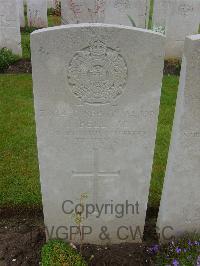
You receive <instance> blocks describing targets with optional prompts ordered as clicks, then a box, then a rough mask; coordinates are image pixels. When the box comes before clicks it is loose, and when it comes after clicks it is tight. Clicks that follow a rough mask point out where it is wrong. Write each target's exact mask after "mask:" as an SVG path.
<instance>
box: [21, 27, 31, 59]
mask: <svg viewBox="0 0 200 266" xmlns="http://www.w3.org/2000/svg"><path fill="white" fill-rule="evenodd" d="M21 44H22V57H23V58H24V59H30V58H31V50H30V33H29V32H21Z"/></svg>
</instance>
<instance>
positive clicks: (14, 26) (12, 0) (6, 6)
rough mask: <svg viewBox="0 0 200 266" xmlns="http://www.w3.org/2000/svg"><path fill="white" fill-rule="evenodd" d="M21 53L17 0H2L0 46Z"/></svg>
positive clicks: (0, 5)
mask: <svg viewBox="0 0 200 266" xmlns="http://www.w3.org/2000/svg"><path fill="white" fill-rule="evenodd" d="M3 47H6V48H8V49H11V50H12V51H13V53H15V54H19V55H21V53H22V50H21V35H20V22H19V11H18V7H17V2H16V0H0V48H3Z"/></svg>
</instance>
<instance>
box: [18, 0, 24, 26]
mask: <svg viewBox="0 0 200 266" xmlns="http://www.w3.org/2000/svg"><path fill="white" fill-rule="evenodd" d="M17 5H18V9H19V19H20V26H21V27H25V17H24V1H23V0H17Z"/></svg>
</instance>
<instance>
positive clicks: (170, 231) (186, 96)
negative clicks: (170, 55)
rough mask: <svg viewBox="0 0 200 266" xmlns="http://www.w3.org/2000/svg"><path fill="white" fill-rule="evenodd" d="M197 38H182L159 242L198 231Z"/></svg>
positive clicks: (199, 123)
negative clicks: (181, 61)
mask: <svg viewBox="0 0 200 266" xmlns="http://www.w3.org/2000/svg"><path fill="white" fill-rule="evenodd" d="M199 73H200V35H194V36H190V37H187V38H186V41H185V50H184V56H183V63H182V70H181V77H180V85H179V92H178V97H177V107H176V113H175V119H174V126H173V132H172V140H171V146H170V151H169V158H168V165H167V169H166V176H165V181H164V188H163V194H162V199H161V204H160V211H159V218H158V227H159V229H160V232H163V233H161V240H162V241H166V240H168V239H170V238H171V237H172V236H175V237H178V236H181V235H183V234H184V233H187V232H188V233H192V232H194V231H195V230H197V231H199V230H200V227H199V222H200V193H199V188H200V164H199V162H200V89H199V84H200V75H199Z"/></svg>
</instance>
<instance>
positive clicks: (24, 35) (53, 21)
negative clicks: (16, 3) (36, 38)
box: [21, 15, 61, 59]
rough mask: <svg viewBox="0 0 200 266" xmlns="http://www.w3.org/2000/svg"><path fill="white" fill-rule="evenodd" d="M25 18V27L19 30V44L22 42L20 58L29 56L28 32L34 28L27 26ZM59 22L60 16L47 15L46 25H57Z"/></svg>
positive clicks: (28, 57)
mask: <svg viewBox="0 0 200 266" xmlns="http://www.w3.org/2000/svg"><path fill="white" fill-rule="evenodd" d="M25 20H26V27H25V29H23V31H21V44H22V58H24V59H30V58H31V50H30V33H31V32H32V31H34V30H35V29H32V28H29V27H28V26H27V17H25ZM60 24H61V18H60V17H58V16H55V15H49V16H48V26H49V27H53V26H58V25H60Z"/></svg>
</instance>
